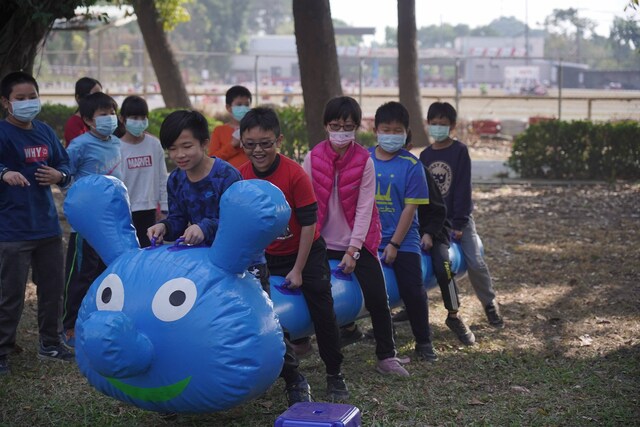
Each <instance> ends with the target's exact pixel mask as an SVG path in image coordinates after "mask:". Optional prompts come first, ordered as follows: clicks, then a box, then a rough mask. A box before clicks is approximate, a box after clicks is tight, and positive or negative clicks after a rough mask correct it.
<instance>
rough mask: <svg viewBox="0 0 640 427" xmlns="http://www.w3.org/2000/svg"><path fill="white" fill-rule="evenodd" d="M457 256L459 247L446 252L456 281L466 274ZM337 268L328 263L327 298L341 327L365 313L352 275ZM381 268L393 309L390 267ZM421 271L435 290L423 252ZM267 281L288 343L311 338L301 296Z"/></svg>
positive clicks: (396, 301)
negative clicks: (291, 340) (331, 298)
mask: <svg viewBox="0 0 640 427" xmlns="http://www.w3.org/2000/svg"><path fill="white" fill-rule="evenodd" d="M461 256H462V252H461V251H460V248H459V244H458V243H453V244H452V245H451V247H450V248H449V257H451V259H452V265H455V266H457V268H452V271H453V273H454V274H455V275H456V276H458V277H459V276H461V275H462V274H464V273H465V272H466V270H461V269H460V266H464V265H465V263H464V260H460V259H456V257H461ZM454 260H455V261H454ZM338 264H339V261H337V260H329V267H330V268H331V272H332V274H331V294H332V295H333V304H334V310H335V312H336V318H337V320H338V325H340V326H342V325H346V324H348V323H351V322H353V321H354V320H356V319H358V318H360V317H364V316H366V315H367V314H368V313H367V311H366V309H365V307H364V298H363V296H362V291H361V290H360V285H359V283H358V279H357V278H356V276H355V274H344V273H343V272H342V271H341V270H339V269H338ZM381 264H382V272H383V273H384V277H385V282H386V285H387V296H388V297H389V306H390V307H397V306H399V305H401V304H402V299H401V298H400V292H399V290H398V284H397V282H396V277H395V273H394V271H393V268H392V267H391V266H390V265H388V264H385V263H384V262H382V263H381ZM422 271H423V274H424V277H423V283H424V285H425V287H427V289H431V288H433V287H436V286H437V282H436V280H435V276H434V275H433V265H432V264H431V256H430V255H429V254H428V253H426V252H422ZM270 280H271V299H272V300H273V305H274V308H275V310H276V314H277V315H278V318H279V319H280V323H281V324H282V327H283V328H284V329H285V330H287V332H288V333H289V335H290V336H291V338H292V339H296V338H301V337H306V336H310V335H313V334H314V329H313V323H312V322H311V317H310V315H309V309H308V308H307V304H306V302H305V300H304V297H303V295H302V292H301V291H299V290H289V289H286V288H283V287H282V284H283V283H284V277H280V276H271V278H270Z"/></svg>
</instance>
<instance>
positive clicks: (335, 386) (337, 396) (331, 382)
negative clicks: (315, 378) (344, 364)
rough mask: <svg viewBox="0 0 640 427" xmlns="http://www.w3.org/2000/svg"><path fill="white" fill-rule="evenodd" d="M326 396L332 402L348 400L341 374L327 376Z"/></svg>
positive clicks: (347, 391)
mask: <svg viewBox="0 0 640 427" xmlns="http://www.w3.org/2000/svg"><path fill="white" fill-rule="evenodd" d="M327 396H328V397H329V399H331V400H333V401H337V400H346V399H348V398H349V389H348V388H347V384H346V383H345V382H344V376H343V375H342V374H336V375H327Z"/></svg>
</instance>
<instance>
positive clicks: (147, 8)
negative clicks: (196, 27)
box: [131, 0, 191, 108]
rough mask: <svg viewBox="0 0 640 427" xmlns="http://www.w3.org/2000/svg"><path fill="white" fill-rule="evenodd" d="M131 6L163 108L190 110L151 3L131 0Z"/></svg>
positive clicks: (176, 65)
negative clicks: (158, 87) (159, 91)
mask: <svg viewBox="0 0 640 427" xmlns="http://www.w3.org/2000/svg"><path fill="white" fill-rule="evenodd" d="M131 4H132V5H133V10H134V11H135V13H136V16H137V17H138V25H139V26H140V32H141V33H142V37H143V38H144V44H145V45H146V46H147V51H148V52H149V58H150V59H151V64H152V65H153V69H154V71H155V73H156V77H158V84H159V85H160V90H161V91H162V98H163V99H164V103H165V105H166V106H167V108H191V101H190V100H189V95H188V94H187V89H186V87H185V85H184V81H183V80H182V76H181V74H180V67H179V66H178V62H177V61H176V59H175V57H174V56H173V51H172V50H171V45H169V39H168V38H167V34H166V33H165V31H164V28H163V27H162V21H161V19H160V15H159V13H158V10H157V9H156V6H155V3H154V2H153V1H147V0H133V1H132V2H131Z"/></svg>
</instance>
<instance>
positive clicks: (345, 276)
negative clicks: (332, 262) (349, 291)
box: [331, 268, 353, 281]
mask: <svg viewBox="0 0 640 427" xmlns="http://www.w3.org/2000/svg"><path fill="white" fill-rule="evenodd" d="M331 274H333V277H335V278H336V279H340V280H348V281H352V280H353V279H352V278H351V274H346V273H345V272H344V271H342V269H341V268H336V269H335V270H331Z"/></svg>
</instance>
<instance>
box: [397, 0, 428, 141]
mask: <svg viewBox="0 0 640 427" xmlns="http://www.w3.org/2000/svg"><path fill="white" fill-rule="evenodd" d="M416 34H417V30H416V3H415V0H398V86H399V88H400V102H401V103H402V104H403V105H404V106H405V107H406V108H407V110H409V126H410V127H411V133H412V137H413V139H412V143H413V145H414V146H418V147H423V146H425V145H427V144H428V141H429V140H428V138H427V133H426V131H425V127H424V116H423V115H422V97H421V96H420V84H419V82H418V47H417V44H416Z"/></svg>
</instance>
